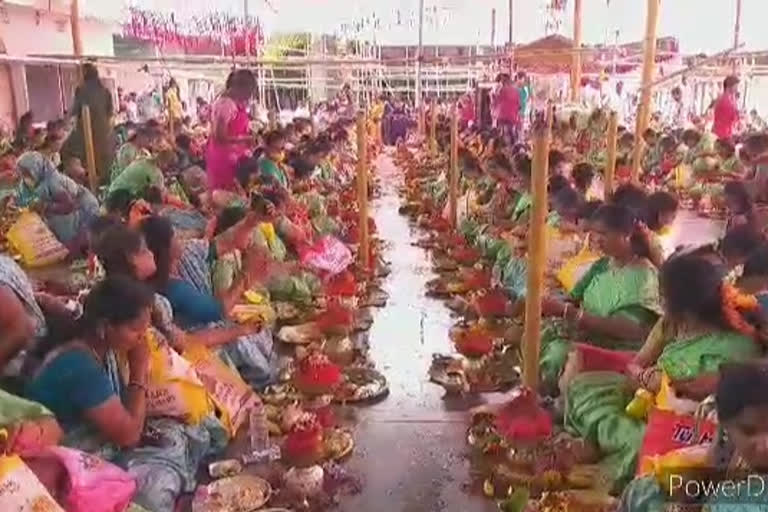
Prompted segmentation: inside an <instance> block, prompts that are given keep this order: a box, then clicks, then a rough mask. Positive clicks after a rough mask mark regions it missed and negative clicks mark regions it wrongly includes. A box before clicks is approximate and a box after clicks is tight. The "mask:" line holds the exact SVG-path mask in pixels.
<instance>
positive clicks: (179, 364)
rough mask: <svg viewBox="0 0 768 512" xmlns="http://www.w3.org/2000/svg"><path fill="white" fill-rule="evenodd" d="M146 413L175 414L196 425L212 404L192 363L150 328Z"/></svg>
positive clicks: (173, 416)
mask: <svg viewBox="0 0 768 512" xmlns="http://www.w3.org/2000/svg"><path fill="white" fill-rule="evenodd" d="M146 338H147V345H148V346H149V382H148V385H147V414H148V415H149V416H169V417H172V418H179V419H181V420H183V421H185V422H186V423H189V424H190V425H197V424H198V423H200V422H201V421H202V420H203V419H204V418H205V417H206V416H208V415H209V414H210V413H211V412H213V404H212V403H211V401H210V398H209V396H208V391H207V390H206V388H205V386H203V383H202V382H201V381H200V378H199V377H198V376H197V372H195V369H194V368H193V367H192V364H190V363H189V361H187V360H186V359H184V358H183V357H182V356H181V355H179V354H178V353H177V352H176V351H175V350H173V348H171V347H170V346H169V345H168V344H167V343H166V342H165V340H163V339H162V338H160V337H159V336H158V334H157V333H156V332H155V331H154V330H152V329H150V330H149V331H147V336H146Z"/></svg>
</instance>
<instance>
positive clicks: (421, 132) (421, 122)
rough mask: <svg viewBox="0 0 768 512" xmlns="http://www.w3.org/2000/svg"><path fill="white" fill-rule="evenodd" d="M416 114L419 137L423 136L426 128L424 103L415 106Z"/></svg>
mask: <svg viewBox="0 0 768 512" xmlns="http://www.w3.org/2000/svg"><path fill="white" fill-rule="evenodd" d="M416 116H417V120H416V122H417V123H418V130H419V137H424V134H426V133H427V130H426V129H425V128H424V105H419V106H418V107H416Z"/></svg>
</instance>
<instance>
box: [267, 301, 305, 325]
mask: <svg viewBox="0 0 768 512" xmlns="http://www.w3.org/2000/svg"><path fill="white" fill-rule="evenodd" d="M272 308H273V309H274V310H275V315H276V316H277V320H278V321H279V322H282V323H293V322H296V321H300V320H301V317H302V311H301V309H299V308H298V307H297V306H296V305H294V304H291V303H290V302H275V303H273V304H272Z"/></svg>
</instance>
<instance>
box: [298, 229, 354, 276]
mask: <svg viewBox="0 0 768 512" xmlns="http://www.w3.org/2000/svg"><path fill="white" fill-rule="evenodd" d="M300 253H301V254H300V258H301V262H302V263H303V264H304V265H306V266H308V267H311V268H314V269H316V270H321V271H323V272H325V273H327V274H328V275H331V276H334V275H336V274H339V273H341V272H343V271H344V270H345V269H346V268H347V267H348V266H349V265H351V264H352V261H353V258H352V251H350V250H349V248H348V247H347V246H346V245H344V244H343V243H342V242H341V241H340V240H339V239H338V238H335V237H332V236H326V237H323V238H321V239H320V240H319V241H317V242H316V243H315V244H314V245H312V246H310V247H308V248H304V250H302V251H300Z"/></svg>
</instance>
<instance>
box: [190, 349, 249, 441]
mask: <svg viewBox="0 0 768 512" xmlns="http://www.w3.org/2000/svg"><path fill="white" fill-rule="evenodd" d="M184 357H185V358H186V359H187V360H188V361H189V362H190V363H192V366H193V367H194V368H195V371H196V372H197V375H198V377H200V380H201V381H202V383H203V385H204V386H205V388H206V389H207V390H208V393H209V395H210V397H211V399H213V403H214V404H215V405H216V409H218V411H219V413H220V415H219V418H220V419H221V422H222V424H223V425H224V427H225V428H226V429H227V431H228V432H229V434H230V436H232V437H234V436H235V435H236V434H237V431H238V430H239V429H240V427H241V426H242V425H243V424H244V423H246V422H247V420H248V416H249V413H250V411H251V410H252V409H253V408H254V407H261V406H262V404H261V399H260V398H259V396H258V395H257V394H256V393H255V392H254V391H253V389H251V388H250V387H249V386H248V384H246V383H245V381H243V379H242V378H241V377H240V375H239V374H238V373H237V371H236V370H234V369H232V368H230V367H229V366H227V365H226V364H224V362H223V361H222V360H221V359H219V358H218V357H217V356H216V354H214V353H212V352H210V351H209V350H208V349H207V348H205V347H203V346H200V345H194V346H191V347H189V348H187V349H186V350H185V351H184Z"/></svg>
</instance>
